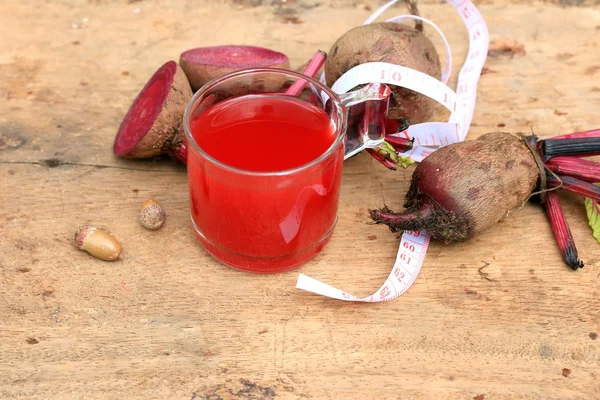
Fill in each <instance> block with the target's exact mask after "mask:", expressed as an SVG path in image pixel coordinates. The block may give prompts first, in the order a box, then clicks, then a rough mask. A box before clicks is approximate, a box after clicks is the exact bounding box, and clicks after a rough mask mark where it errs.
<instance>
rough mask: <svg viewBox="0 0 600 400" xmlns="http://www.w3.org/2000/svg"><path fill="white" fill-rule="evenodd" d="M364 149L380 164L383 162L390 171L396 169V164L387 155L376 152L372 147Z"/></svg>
mask: <svg viewBox="0 0 600 400" xmlns="http://www.w3.org/2000/svg"><path fill="white" fill-rule="evenodd" d="M365 150H366V151H367V153H369V154H370V155H371V156H373V158H374V159H376V160H377V161H379V162H380V163H381V164H383V166H384V167H386V168H388V169H390V170H392V171H395V170H396V164H394V162H393V161H392V160H391V159H390V157H389V155H384V154H382V153H381V152H378V151H376V150H374V149H365Z"/></svg>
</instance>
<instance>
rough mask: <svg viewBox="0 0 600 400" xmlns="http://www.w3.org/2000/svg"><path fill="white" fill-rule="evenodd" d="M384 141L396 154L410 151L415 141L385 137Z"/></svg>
mask: <svg viewBox="0 0 600 400" xmlns="http://www.w3.org/2000/svg"><path fill="white" fill-rule="evenodd" d="M385 141H386V142H388V143H389V144H390V145H391V146H392V147H393V148H394V150H396V151H397V152H399V153H404V152H407V151H409V150H412V148H413V144H414V142H415V139H414V138H412V139H407V138H405V137H399V136H390V135H386V136H385Z"/></svg>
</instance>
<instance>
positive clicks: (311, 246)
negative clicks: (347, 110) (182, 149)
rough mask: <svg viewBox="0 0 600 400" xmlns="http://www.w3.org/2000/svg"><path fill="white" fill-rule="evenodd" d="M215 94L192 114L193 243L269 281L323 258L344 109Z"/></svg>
mask: <svg viewBox="0 0 600 400" xmlns="http://www.w3.org/2000/svg"><path fill="white" fill-rule="evenodd" d="M252 73H253V72H248V74H252ZM270 73H272V72H270ZM279 73H281V74H286V75H287V76H288V77H291V78H294V79H298V78H299V77H300V76H298V75H296V74H295V73H292V72H289V71H287V72H285V73H284V72H279ZM263 74H264V72H263ZM243 75H244V74H243V73H241V74H240V73H238V74H237V75H236V74H234V76H233V77H232V78H227V77H226V78H223V81H221V83H222V84H223V83H227V79H235V77H236V76H237V77H238V78H239V77H243ZM256 81H258V82H260V81H261V78H256ZM251 82H254V80H252V81H251ZM213 85H214V86H215V87H214V88H213V89H214V90H213V91H212V92H211V88H210V87H209V88H204V89H202V90H204V91H206V93H204V94H200V95H198V94H197V95H196V96H195V99H193V100H192V102H193V104H191V105H190V106H189V107H188V112H186V115H187V120H186V136H187V139H188V162H187V168H188V179H189V187H190V201H191V217H192V222H193V225H194V228H195V231H196V234H197V236H198V238H199V240H200V242H201V243H202V244H203V245H204V247H205V248H206V249H207V250H208V251H209V252H210V253H211V254H212V255H213V256H214V257H215V258H217V259H218V260H219V261H221V262H223V263H225V264H227V265H230V266H232V267H235V268H238V269H242V270H247V271H252V272H263V273H267V272H278V271H284V270H287V269H291V268H294V267H296V266H298V265H300V264H302V263H304V262H306V261H307V260H308V259H310V258H311V257H313V256H314V255H316V254H317V253H318V252H319V251H321V249H322V248H323V247H324V246H325V244H326V243H327V241H328V240H329V238H330V237H331V235H332V233H333V229H334V226H335V223H336V220H337V207H338V199H339V191H340V181H341V171H342V162H343V160H344V146H343V140H342V139H343V126H344V124H343V123H342V121H343V113H342V112H341V110H342V109H341V106H339V107H338V104H336V103H335V101H336V100H335V99H334V100H329V101H325V102H323V101H322V100H321V96H308V98H309V99H310V100H307V97H306V96H304V97H302V98H301V97H294V96H288V95H285V94H283V93H278V92H271V93H253V91H251V93H250V94H244V93H243V91H242V93H241V94H240V90H229V91H224V90H223V89H222V88H221V89H220V88H219V82H216V83H214V84H213ZM309 85H318V83H316V82H311V83H309ZM233 86H234V87H238V86H239V85H237V86H236V85H233ZM251 86H252V85H251ZM229 87H230V88H231V85H230V86H229ZM282 91H283V90H282ZM224 92H225V93H230V94H233V95H229V94H226V95H223V93H224ZM211 95H212V96H213V97H210V96H211ZM332 97H333V95H332ZM215 99H218V100H215Z"/></svg>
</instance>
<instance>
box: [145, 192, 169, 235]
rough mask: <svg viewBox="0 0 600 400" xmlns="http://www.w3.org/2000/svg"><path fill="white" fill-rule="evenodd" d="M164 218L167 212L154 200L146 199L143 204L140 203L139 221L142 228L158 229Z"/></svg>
mask: <svg viewBox="0 0 600 400" xmlns="http://www.w3.org/2000/svg"><path fill="white" fill-rule="evenodd" d="M166 218H167V214H166V213H165V211H164V210H163V209H162V207H161V206H160V204H158V203H157V202H156V201H155V200H152V199H150V200H146V201H145V202H144V204H142V211H140V222H141V223H142V226H143V227H144V228H146V229H152V230H154V229H158V228H160V227H161V226H162V225H163V223H164V222H165V219H166Z"/></svg>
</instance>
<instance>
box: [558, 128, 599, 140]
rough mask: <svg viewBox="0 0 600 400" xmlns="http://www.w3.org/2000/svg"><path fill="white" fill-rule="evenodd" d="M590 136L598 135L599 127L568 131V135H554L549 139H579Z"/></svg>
mask: <svg viewBox="0 0 600 400" xmlns="http://www.w3.org/2000/svg"><path fill="white" fill-rule="evenodd" d="M591 137H600V129H592V130H590V131H585V132H575V133H569V134H568V135H560V136H554V137H552V138H551V139H581V138H591Z"/></svg>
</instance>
